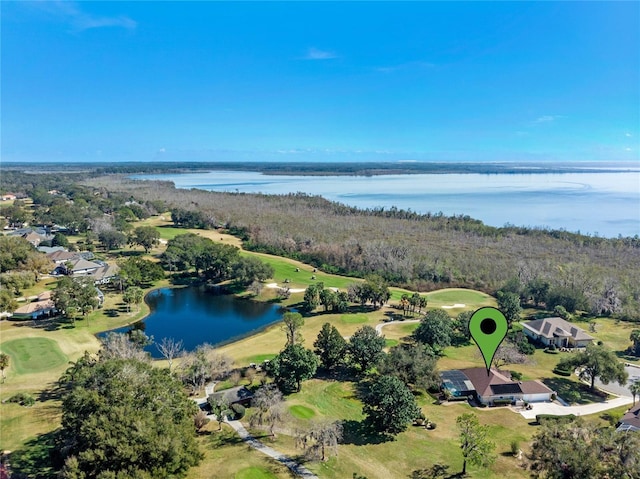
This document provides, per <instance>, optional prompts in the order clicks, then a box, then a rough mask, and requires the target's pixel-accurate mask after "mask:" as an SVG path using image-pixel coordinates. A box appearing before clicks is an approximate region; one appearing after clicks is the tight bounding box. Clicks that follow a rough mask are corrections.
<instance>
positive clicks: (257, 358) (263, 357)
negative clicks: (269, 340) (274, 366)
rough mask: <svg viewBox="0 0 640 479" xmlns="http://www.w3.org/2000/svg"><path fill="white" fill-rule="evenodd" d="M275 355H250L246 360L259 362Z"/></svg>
mask: <svg viewBox="0 0 640 479" xmlns="http://www.w3.org/2000/svg"><path fill="white" fill-rule="evenodd" d="M275 357H276V355H275V354H256V355H254V356H251V357H250V358H249V360H248V361H247V362H249V363H256V364H261V363H263V362H264V360H265V359H269V360H271V359H273V358H275Z"/></svg>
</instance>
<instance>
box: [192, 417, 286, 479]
mask: <svg viewBox="0 0 640 479" xmlns="http://www.w3.org/2000/svg"><path fill="white" fill-rule="evenodd" d="M198 442H199V443H200V450H201V451H202V452H203V453H204V456H205V457H204V460H203V461H202V462H201V464H200V465H199V466H197V467H194V468H192V469H190V470H189V472H188V473H187V476H186V479H212V478H220V479H230V478H231V479H292V478H294V477H295V476H294V475H293V474H291V473H290V472H289V469H287V468H286V467H285V466H283V465H282V464H279V463H278V462H276V461H274V460H272V459H270V458H268V457H267V456H265V455H263V454H262V453H260V452H258V451H256V450H254V449H251V448H250V447H248V446H247V445H246V444H244V443H243V442H242V441H241V440H240V438H239V437H238V436H237V435H236V433H235V431H233V429H231V428H230V427H229V426H226V425H223V428H222V431H218V424H217V422H215V421H212V422H210V423H209V424H207V426H205V428H204V429H203V432H202V434H201V435H200V436H199V437H198Z"/></svg>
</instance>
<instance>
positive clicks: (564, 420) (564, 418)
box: [536, 414, 576, 424]
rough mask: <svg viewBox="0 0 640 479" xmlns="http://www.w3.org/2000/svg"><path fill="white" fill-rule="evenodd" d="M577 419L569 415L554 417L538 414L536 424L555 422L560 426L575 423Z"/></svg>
mask: <svg viewBox="0 0 640 479" xmlns="http://www.w3.org/2000/svg"><path fill="white" fill-rule="evenodd" d="M575 418H576V416H575V414H567V415H566V416H554V415H553V414H537V415H536V422H537V423H538V424H542V422H544V421H555V422H557V423H559V424H565V423H568V422H571V421H573V420H574V419H575Z"/></svg>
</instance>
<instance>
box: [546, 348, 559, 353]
mask: <svg viewBox="0 0 640 479" xmlns="http://www.w3.org/2000/svg"><path fill="white" fill-rule="evenodd" d="M544 352H545V353H547V354H558V350H557V349H549V348H547V349H545V350H544Z"/></svg>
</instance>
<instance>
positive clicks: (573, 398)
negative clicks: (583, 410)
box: [562, 391, 580, 403]
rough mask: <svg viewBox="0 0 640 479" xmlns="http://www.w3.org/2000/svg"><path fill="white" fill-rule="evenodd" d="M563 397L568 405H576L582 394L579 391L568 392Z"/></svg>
mask: <svg viewBox="0 0 640 479" xmlns="http://www.w3.org/2000/svg"><path fill="white" fill-rule="evenodd" d="M562 396H563V397H564V400H565V401H567V402H568V403H575V402H578V401H579V400H580V393H579V392H578V391H567V392H566V393H564V394H563V395H562Z"/></svg>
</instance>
